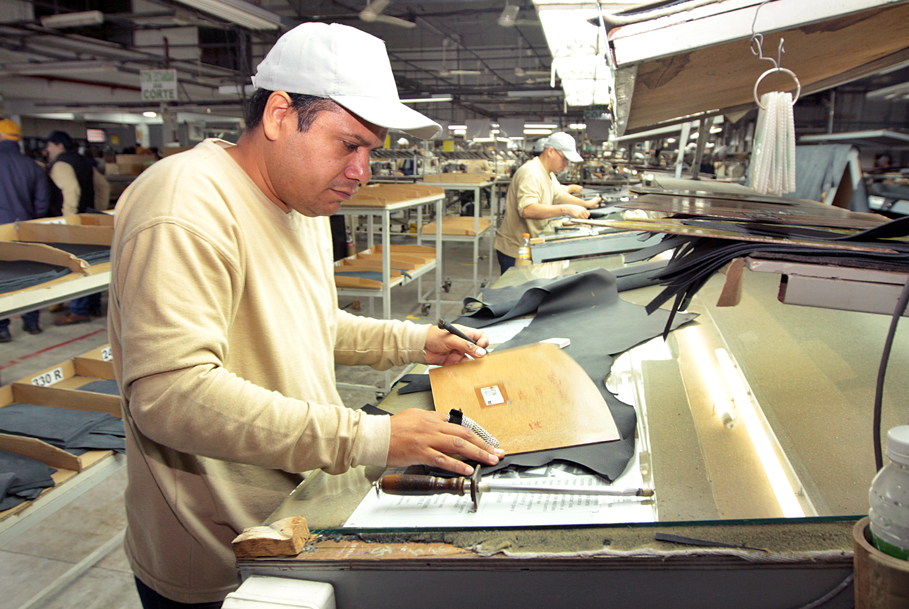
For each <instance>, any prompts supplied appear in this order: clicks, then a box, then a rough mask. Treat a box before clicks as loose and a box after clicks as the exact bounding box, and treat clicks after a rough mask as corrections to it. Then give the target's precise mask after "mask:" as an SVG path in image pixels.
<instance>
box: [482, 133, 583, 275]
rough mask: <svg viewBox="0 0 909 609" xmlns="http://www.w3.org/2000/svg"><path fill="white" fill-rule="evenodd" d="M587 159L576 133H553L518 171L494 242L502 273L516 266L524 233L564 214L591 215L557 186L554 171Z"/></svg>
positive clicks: (536, 232) (535, 231) (540, 229)
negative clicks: (538, 153) (538, 152)
mask: <svg viewBox="0 0 909 609" xmlns="http://www.w3.org/2000/svg"><path fill="white" fill-rule="evenodd" d="M583 160H584V159H582V158H581V155H579V154H578V151H577V150H576V149H575V144H574V138H573V137H571V136H570V135H568V134H567V133H562V132H559V133H553V134H552V135H550V136H549V137H548V138H546V140H545V143H544V144H543V152H541V153H540V155H539V156H538V157H536V158H534V159H531V160H529V161H527V162H526V163H524V164H523V165H521V167H519V168H518V170H517V171H516V172H515V174H514V177H512V180H511V185H510V186H509V187H508V194H507V195H506V197H505V217H504V218H503V219H502V223H501V224H500V225H499V228H498V230H497V232H496V238H495V241H494V242H493V246H494V247H495V249H496V255H497V256H498V259H499V268H500V269H501V271H502V273H505V271H507V270H508V269H510V268H511V267H512V266H514V263H515V259H516V258H517V256H518V248H520V247H521V244H522V243H523V234H524V233H528V234H529V235H530V237H531V238H534V237H536V236H538V235H539V234H540V233H541V232H543V229H545V228H546V224H547V223H548V222H549V220H550V219H552V218H558V217H560V216H569V217H571V218H578V219H584V218H589V217H590V212H589V211H587V208H586V207H584V206H583V205H578V204H576V203H573V202H571V201H570V200H569V199H568V198H567V197H571V199H576V197H574V196H572V195H569V194H568V193H567V191H564V190H561V189H558V188H555V187H554V181H553V179H552V175H553V174H557V173H561V172H563V171H565V169H566V168H567V167H568V163H569V162H572V163H580V162H581V161H583ZM555 184H558V182H555ZM563 199H564V200H563Z"/></svg>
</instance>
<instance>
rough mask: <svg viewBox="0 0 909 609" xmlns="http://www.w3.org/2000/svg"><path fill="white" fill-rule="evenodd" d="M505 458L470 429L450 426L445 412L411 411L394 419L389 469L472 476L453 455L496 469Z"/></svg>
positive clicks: (467, 467)
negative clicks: (409, 468) (438, 470)
mask: <svg viewBox="0 0 909 609" xmlns="http://www.w3.org/2000/svg"><path fill="white" fill-rule="evenodd" d="M504 454H505V451H503V450H501V449H498V448H493V447H492V446H490V445H488V444H486V443H485V442H483V440H481V439H480V437H479V436H477V435H476V434H475V433H473V432H472V431H470V430H469V429H467V428H466V427H462V426H460V425H455V424H454V423H449V422H448V421H447V416H446V415H445V414H444V413H441V412H430V411H427V410H419V409H415V408H411V409H408V410H403V411H401V412H399V413H398V414H396V415H393V416H392V417H391V442H390V444H389V446H388V463H387V464H388V467H406V466H408V465H428V466H430V467H438V468H441V469H444V470H448V471H450V472H455V473H456V474H460V475H462V476H469V475H471V474H472V473H473V468H472V467H470V466H469V465H467V464H466V463H464V462H462V461H459V460H457V459H455V458H454V457H450V456H449V455H461V456H462V457H464V458H466V459H470V460H471V461H478V462H480V463H484V464H486V465H495V464H496V463H498V462H499V457H501V456H502V455H504Z"/></svg>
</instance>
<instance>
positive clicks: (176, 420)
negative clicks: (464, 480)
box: [109, 23, 502, 607]
mask: <svg viewBox="0 0 909 609" xmlns="http://www.w3.org/2000/svg"><path fill="white" fill-rule="evenodd" d="M253 83H254V84H255V86H256V87H257V91H255V92H254V94H253V96H252V99H251V101H250V105H249V108H248V109H247V119H246V121H247V122H246V130H245V131H244V133H243V135H242V136H241V137H240V139H239V141H238V142H237V144H236V145H231V144H229V143H227V142H224V141H219V140H207V141H205V142H203V143H201V144H199V145H198V146H196V147H195V148H194V149H192V150H190V151H187V152H185V153H182V154H179V155H174V156H171V157H169V158H166V159H164V160H163V161H160V162H158V163H155V165H153V166H152V167H151V168H149V169H148V170H147V171H145V172H144V173H143V174H142V175H141V176H140V177H139V178H138V179H137V180H136V181H135V182H134V183H133V184H132V185H131V186H130V187H129V188H128V189H127V190H126V191H125V192H124V194H123V196H122V197H121V199H120V201H119V202H118V204H117V213H116V224H115V229H114V241H113V247H112V250H111V254H112V256H111V258H112V269H111V270H112V276H111V286H110V317H109V319H110V321H109V330H110V339H111V346H112V351H113V357H114V367H115V372H116V377H117V382H118V385H119V387H120V392H121V406H122V410H123V419H124V423H125V427H126V445H127V453H128V455H129V459H128V468H129V484H128V486H127V490H126V506H127V517H128V530H127V536H126V543H125V547H126V553H127V556H128V558H129V561H130V564H131V566H132V568H133V571H134V573H135V575H136V580H137V587H138V589H139V595H140V598H141V599H142V602H143V605H144V606H145V607H152V606H154V607H171V606H180V607H185V606H187V605H200V606H203V607H217V606H220V604H221V601H222V600H223V599H224V597H225V596H226V595H227V594H228V593H229V592H231V591H232V590H233V589H235V588H236V586H237V585H238V583H239V579H238V574H237V570H236V567H235V559H234V555H233V552H232V550H231V546H230V544H231V541H232V540H233V539H234V537H235V536H236V535H237V534H239V533H240V532H242V531H243V530H244V529H245V528H247V527H251V526H256V525H259V524H261V523H262V522H263V521H264V520H265V519H266V518H267V517H268V515H269V514H270V513H271V512H272V511H273V510H274V509H275V508H276V507H277V506H278V505H279V504H280V503H281V502H282V501H283V500H284V499H285V498H286V497H287V496H288V494H289V493H290V492H291V491H292V490H293V489H294V488H295V487H296V486H297V485H298V484H299V483H300V481H301V480H302V479H303V476H302V475H301V474H300V472H305V471H307V470H314V469H320V468H321V469H323V470H325V471H326V472H328V473H341V472H344V471H346V470H347V469H348V468H350V467H353V466H357V465H376V466H405V465H409V464H418V463H419V464H431V465H433V466H437V467H442V468H445V469H449V470H451V471H454V472H457V473H459V474H469V473H470V472H472V468H471V467H469V466H468V465H467V464H465V463H464V462H463V461H461V460H458V459H454V458H452V457H451V455H460V456H461V457H464V458H466V459H469V460H475V461H478V462H481V463H484V464H492V463H496V462H498V456H500V455H501V454H502V452H501V451H499V450H498V449H493V448H492V447H490V446H488V445H486V444H484V443H483V441H482V440H480V439H479V438H478V437H477V436H476V435H474V434H473V433H472V432H469V431H467V430H466V429H465V428H463V427H460V426H458V425H454V424H451V423H448V422H447V419H446V416H445V415H444V414H442V413H436V412H427V411H423V410H405V411H403V412H401V413H399V414H396V415H394V416H391V417H388V416H384V417H383V416H370V415H366V414H363V413H362V412H360V411H355V410H350V409H347V408H344V407H343V406H341V403H342V402H341V399H340V397H339V396H338V393H337V390H336V389H335V373H334V366H335V363H341V364H350V365H354V364H357V365H370V366H373V367H374V368H378V369H385V368H388V367H389V366H392V365H401V364H405V363H408V362H427V363H431V364H449V363H454V362H457V361H460V360H462V359H464V358H465V353H468V354H470V355H471V356H474V357H482V356H483V355H484V354H485V350H484V349H483V347H484V346H486V345H487V344H488V339H487V338H486V336H485V335H484V334H483V333H482V332H479V331H474V330H471V329H469V328H463V331H464V332H465V333H467V334H468V335H469V336H471V338H473V339H475V340H476V341H477V342H478V343H479V345H472V344H470V343H469V342H468V341H465V340H463V339H461V338H458V337H456V336H453V335H451V334H449V333H447V332H443V331H441V330H439V329H438V328H435V327H431V326H417V325H414V324H412V323H410V322H406V321H405V322H402V321H381V320H375V319H370V318H365V317H356V316H353V315H350V314H348V313H346V312H344V311H340V310H339V309H338V307H337V294H336V292H335V288H334V280H333V272H332V255H331V237H330V233H329V222H328V218H327V217H326V216H329V215H331V214H334V213H335V212H337V211H338V208H339V207H340V205H341V203H342V202H343V201H345V200H347V199H349V198H350V197H351V195H353V194H354V192H356V190H357V187H358V185H359V184H362V183H365V182H366V181H367V180H368V179H369V177H370V175H369V152H370V150H372V149H373V148H376V147H379V146H381V145H382V143H383V142H384V140H385V135H386V132H387V129H388V128H396V129H400V130H402V131H405V132H406V133H409V134H411V135H414V136H416V137H424V138H428V137H433V136H434V135H435V134H436V133H438V131H439V128H438V125H436V124H435V123H434V122H432V121H431V120H429V119H428V118H426V117H425V116H423V115H421V114H419V113H417V112H415V111H414V110H412V109H410V108H408V107H406V106H404V105H402V104H401V103H400V102H399V100H398V95H397V89H396V86H395V83H394V78H393V76H392V72H391V66H390V64H389V61H388V57H387V54H386V51H385V45H384V44H383V43H382V41H381V40H379V39H377V38H374V37H372V36H370V35H368V34H365V33H363V32H361V31H359V30H356V29H354V28H350V27H347V26H341V25H337V24H332V25H327V24H320V23H307V24H304V25H301V26H298V27H296V28H294V29H293V30H291V31H289V32H287V33H286V34H284V36H282V37H281V38H280V39H279V40H278V42H277V43H276V45H275V46H274V48H273V49H272V50H271V51H270V52H269V53H268V55H267V57H266V58H265V59H264V61H263V62H262V63H261V64H259V66H258V70H257V72H256V75H255V77H254V78H253ZM174 603H182V604H178V605H175V604H174Z"/></svg>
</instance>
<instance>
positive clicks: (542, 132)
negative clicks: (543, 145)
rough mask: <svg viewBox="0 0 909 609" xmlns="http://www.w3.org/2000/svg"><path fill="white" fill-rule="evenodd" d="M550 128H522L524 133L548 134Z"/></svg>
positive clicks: (550, 131)
mask: <svg viewBox="0 0 909 609" xmlns="http://www.w3.org/2000/svg"><path fill="white" fill-rule="evenodd" d="M550 134H552V129H524V135H550Z"/></svg>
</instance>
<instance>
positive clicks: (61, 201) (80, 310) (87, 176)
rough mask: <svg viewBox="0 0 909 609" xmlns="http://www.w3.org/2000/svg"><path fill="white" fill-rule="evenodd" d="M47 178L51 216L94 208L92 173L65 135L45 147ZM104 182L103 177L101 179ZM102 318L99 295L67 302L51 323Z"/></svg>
mask: <svg viewBox="0 0 909 609" xmlns="http://www.w3.org/2000/svg"><path fill="white" fill-rule="evenodd" d="M44 154H45V155H46V157H47V162H48V165H47V174H48V175H49V176H50V179H51V187H50V192H51V215H63V216H72V215H75V214H84V213H86V211H87V210H88V209H89V208H93V207H95V173H97V171H96V170H95V169H94V167H93V166H92V164H91V163H89V162H88V161H87V160H86V159H85V157H83V156H82V155H80V154H79V153H77V152H76V151H75V146H74V145H73V139H72V138H71V137H70V136H69V134H68V133H66V132H65V131H53V132H51V134H50V135H49V136H47V140H46V141H45V145H44ZM102 179H103V177H102ZM109 193H110V190H108V196H109ZM100 315H101V293H100V292H98V293H95V294H89V295H88V296H82V297H80V298H75V299H73V300H71V301H70V302H69V313H66V314H65V315H62V316H60V317H58V318H57V319H55V320H54V325H57V326H70V325H73V324H80V323H84V322H87V321H91V319H92V316H95V317H99V316H100Z"/></svg>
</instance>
